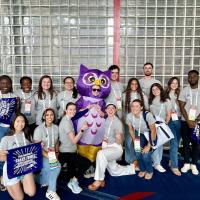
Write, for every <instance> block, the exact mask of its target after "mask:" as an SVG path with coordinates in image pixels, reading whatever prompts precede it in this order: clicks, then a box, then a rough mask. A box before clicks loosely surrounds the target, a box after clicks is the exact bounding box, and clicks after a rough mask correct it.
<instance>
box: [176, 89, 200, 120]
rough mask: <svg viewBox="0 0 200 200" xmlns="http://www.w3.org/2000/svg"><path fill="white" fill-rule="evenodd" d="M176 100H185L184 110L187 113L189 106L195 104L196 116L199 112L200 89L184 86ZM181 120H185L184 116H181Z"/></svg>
mask: <svg viewBox="0 0 200 200" xmlns="http://www.w3.org/2000/svg"><path fill="white" fill-rule="evenodd" d="M178 100H180V101H182V102H185V103H186V104H185V110H186V112H187V114H189V110H190V107H191V106H196V108H197V112H196V117H197V116H198V115H199V113H200V103H199V101H200V90H199V91H198V89H197V88H196V89H192V88H191V87H190V86H187V87H185V88H184V89H183V90H182V91H181V93H180V95H179V98H178ZM182 120H184V121H185V119H184V117H183V116H182Z"/></svg>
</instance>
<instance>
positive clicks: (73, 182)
mask: <svg viewBox="0 0 200 200" xmlns="http://www.w3.org/2000/svg"><path fill="white" fill-rule="evenodd" d="M67 187H68V188H69V189H70V190H71V191H72V192H73V193H74V194H79V193H80V192H81V191H83V190H82V188H81V187H80V186H79V183H78V181H77V179H76V180H75V179H70V181H69V183H68V184H67Z"/></svg>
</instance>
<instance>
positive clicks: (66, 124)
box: [59, 115, 77, 153]
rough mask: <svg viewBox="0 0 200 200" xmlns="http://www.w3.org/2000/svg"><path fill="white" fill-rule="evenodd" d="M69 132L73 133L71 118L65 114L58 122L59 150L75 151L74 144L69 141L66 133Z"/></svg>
mask: <svg viewBox="0 0 200 200" xmlns="http://www.w3.org/2000/svg"><path fill="white" fill-rule="evenodd" d="M71 132H73V133H74V134H75V131H74V126H73V123H72V121H71V119H69V118H68V117H67V116H66V115H65V116H64V117H63V118H62V120H61V122H60V124H59V140H60V147H59V150H60V152H63V153H64V152H76V150H77V147H76V144H74V143H73V142H72V141H71V139H70V138H69V135H68V134H69V133H71Z"/></svg>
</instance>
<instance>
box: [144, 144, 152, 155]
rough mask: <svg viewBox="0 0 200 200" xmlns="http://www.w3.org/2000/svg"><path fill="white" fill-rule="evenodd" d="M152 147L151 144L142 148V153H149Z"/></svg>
mask: <svg viewBox="0 0 200 200" xmlns="http://www.w3.org/2000/svg"><path fill="white" fill-rule="evenodd" d="M150 149H151V147H150V146H149V145H147V146H145V147H144V148H143V150H142V153H149V151H150Z"/></svg>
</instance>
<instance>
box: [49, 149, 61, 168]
mask: <svg viewBox="0 0 200 200" xmlns="http://www.w3.org/2000/svg"><path fill="white" fill-rule="evenodd" d="M48 158H49V165H50V169H55V168H58V164H59V163H58V160H57V158H56V153H55V151H54V150H49V151H48Z"/></svg>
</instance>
